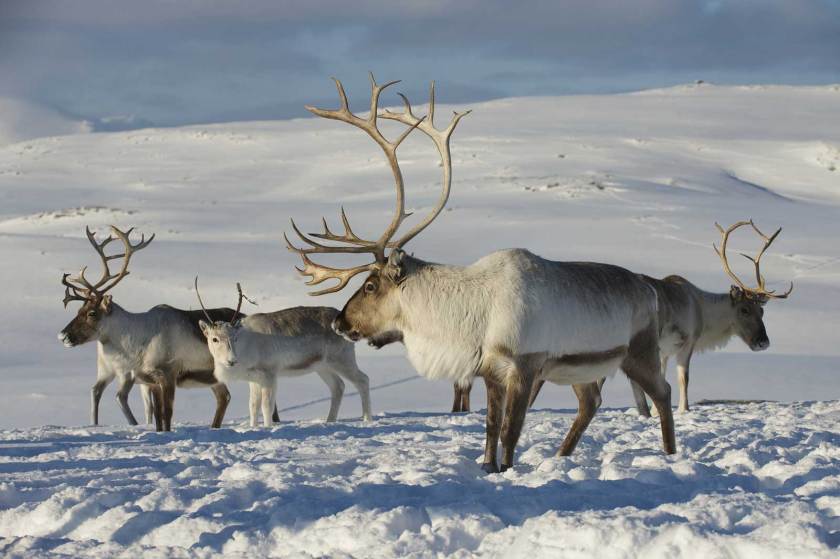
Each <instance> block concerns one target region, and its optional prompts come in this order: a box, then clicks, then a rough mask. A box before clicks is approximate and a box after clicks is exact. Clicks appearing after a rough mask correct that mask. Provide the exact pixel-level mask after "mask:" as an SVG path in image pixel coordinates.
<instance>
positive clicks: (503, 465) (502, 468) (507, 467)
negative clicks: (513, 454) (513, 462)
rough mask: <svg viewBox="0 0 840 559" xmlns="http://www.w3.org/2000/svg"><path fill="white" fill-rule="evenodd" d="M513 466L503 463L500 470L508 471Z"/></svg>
mask: <svg viewBox="0 0 840 559" xmlns="http://www.w3.org/2000/svg"><path fill="white" fill-rule="evenodd" d="M511 468H513V466H508V465H507V464H502V467H501V468H500V469H499V471H500V472H506V471H508V470H509V469H511Z"/></svg>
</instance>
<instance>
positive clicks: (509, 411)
mask: <svg viewBox="0 0 840 559" xmlns="http://www.w3.org/2000/svg"><path fill="white" fill-rule="evenodd" d="M534 376H535V375H534V374H533V373H532V372H531V371H530V370H529V369H527V368H524V367H519V366H518V367H516V370H514V371H511V372H509V373H508V382H507V387H506V389H507V390H506V392H507V402H506V409H505V419H504V421H503V422H502V467H501V471H502V472H504V471H505V470H507V469H509V468H512V467H513V456H514V452H515V450H516V443H517V442H518V441H519V435H520V434H521V433H522V426H523V425H524V424H525V414H526V413H527V412H528V400H529V399H530V396H531V391H532V390H533V388H534V386H533V385H534Z"/></svg>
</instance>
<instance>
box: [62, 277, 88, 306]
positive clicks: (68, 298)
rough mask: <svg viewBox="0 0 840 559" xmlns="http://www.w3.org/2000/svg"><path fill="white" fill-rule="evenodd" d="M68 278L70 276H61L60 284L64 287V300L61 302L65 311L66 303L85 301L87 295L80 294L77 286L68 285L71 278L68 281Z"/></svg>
mask: <svg viewBox="0 0 840 559" xmlns="http://www.w3.org/2000/svg"><path fill="white" fill-rule="evenodd" d="M68 277H70V274H63V275H62V276H61V284H62V285H63V286H64V299H63V300H62V302H63V303H64V308H65V309H66V308H67V303H70V302H72V301H87V295H85V294H84V293H80V290H81V289H80V288H79V286H77V285H73V284H72V283H70V282H71V281H72V278H70V280H68V279H67V278H68ZM71 291H72V292H71Z"/></svg>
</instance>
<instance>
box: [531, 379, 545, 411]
mask: <svg viewBox="0 0 840 559" xmlns="http://www.w3.org/2000/svg"><path fill="white" fill-rule="evenodd" d="M544 384H545V381H544V380H541V379H540V380H537V381H536V382H535V383H534V387H533V388H532V389H531V397H530V398H529V399H528V407H529V408H532V407H534V402H535V401H536V400H537V396H539V395H540V390H542V387H543V385H544Z"/></svg>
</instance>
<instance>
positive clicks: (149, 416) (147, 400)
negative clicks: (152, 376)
mask: <svg viewBox="0 0 840 559" xmlns="http://www.w3.org/2000/svg"><path fill="white" fill-rule="evenodd" d="M140 395H141V396H142V397H143V412H144V413H145V415H146V424H147V425H151V424H152V423H154V421H155V414H154V402H153V401H152V390H151V388H149V385H148V384H141V385H140Z"/></svg>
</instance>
